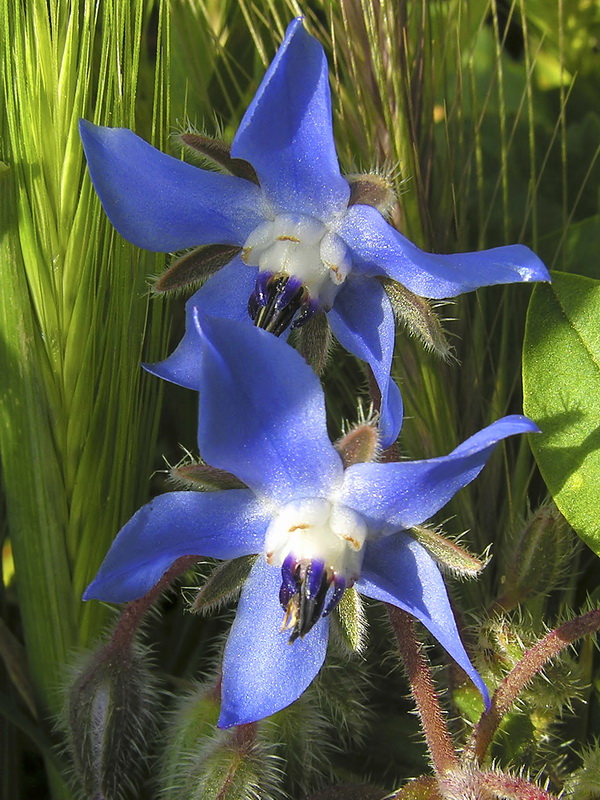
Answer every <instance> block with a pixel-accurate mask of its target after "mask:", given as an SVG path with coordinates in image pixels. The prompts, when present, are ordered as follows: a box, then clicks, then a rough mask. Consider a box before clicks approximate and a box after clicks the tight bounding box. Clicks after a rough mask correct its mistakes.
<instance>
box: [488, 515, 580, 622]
mask: <svg viewBox="0 0 600 800" xmlns="http://www.w3.org/2000/svg"><path fill="white" fill-rule="evenodd" d="M572 550H573V536H572V535H571V533H570V527H569V524H568V522H567V521H566V520H565V518H564V517H563V516H562V514H561V513H560V511H559V510H558V509H557V508H556V506H555V505H554V503H547V504H544V505H542V506H540V507H539V508H538V509H537V510H536V511H535V512H533V513H532V514H531V516H530V518H529V520H528V521H527V524H526V525H525V526H524V527H523V529H522V530H521V531H520V533H519V535H518V537H517V540H516V542H515V544H514V545H513V550H512V556H511V558H510V561H509V563H508V565H507V566H506V568H505V570H504V571H503V572H504V574H503V575H502V576H501V578H500V582H501V584H502V594H501V596H500V598H499V599H498V600H497V601H496V605H497V606H500V607H501V608H503V609H505V610H507V611H508V610H510V609H512V608H514V607H515V606H517V605H518V604H519V603H521V602H523V601H524V600H527V599H528V598H530V597H535V596H536V595H539V594H547V593H548V592H549V591H551V590H552V589H554V588H555V587H556V586H557V584H558V583H559V581H560V579H561V577H562V575H563V574H564V571H565V567H567V566H568V563H569V561H570V559H569V556H570V555H571V552H572Z"/></svg>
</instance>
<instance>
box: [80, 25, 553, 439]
mask: <svg viewBox="0 0 600 800" xmlns="http://www.w3.org/2000/svg"><path fill="white" fill-rule="evenodd" d="M327 72H328V71H327V60H326V58H325V53H324V51H323V48H322V47H321V45H320V44H319V42H318V41H317V40H316V39H314V38H313V37H312V36H310V35H309V34H308V33H307V32H306V31H305V29H304V27H303V23H302V19H301V18H298V19H296V20H294V21H293V22H292V23H291V24H290V26H289V27H288V30H287V33H286V36H285V39H284V41H283V43H282V45H281V47H280V48H279V50H278V52H277V55H276V56H275V58H274V60H273V62H272V64H271V65H270V67H269V69H268V70H267V73H266V75H265V77H264V78H263V80H262V82H261V84H260V86H259V88H258V91H257V93H256V96H255V97H254V99H253V101H252V102H251V104H250V106H249V108H248V110H247V111H246V113H245V115H244V117H243V119H242V121H241V123H240V126H239V129H238V131H237V134H236V136H235V138H234V140H233V143H232V145H231V148H229V147H228V146H227V145H225V144H224V143H222V142H215V141H213V140H210V139H207V138H206V137H201V136H198V135H195V134H182V135H181V137H180V139H181V142H182V143H183V144H184V145H186V146H187V147H188V148H192V149H195V150H196V151H198V152H199V153H201V154H202V155H203V156H205V157H206V158H207V159H209V160H210V161H212V162H213V163H214V164H215V165H216V166H218V167H220V168H221V169H222V170H223V171H225V172H227V173H228V174H216V173H215V172H209V171H206V170H203V169H200V168H198V167H194V166H191V165H189V164H186V163H184V162H181V161H178V160H177V159H174V158H172V157H170V156H167V155H165V154H164V153H161V152H160V151H158V150H156V149H154V148H153V147H151V146H150V145H148V144H147V143H146V142H144V141H143V140H142V139H140V138H139V137H138V136H136V135H135V134H134V133H132V132H131V131H129V130H127V129H124V128H114V129H113V128H102V127H96V126H94V125H92V124H91V123H89V122H85V121H83V122H82V123H81V126H80V129H81V136H82V140H83V144H84V148H85V153H86V157H87V160H88V166H89V169H90V175H91V177H92V181H93V183H94V186H95V188H96V191H97V192H98V195H99V197H100V199H101V201H102V204H103V206H104V209H105V211H106V213H107V214H108V216H109V217H110V220H111V222H112V223H113V225H114V226H115V228H116V229H117V230H118V231H119V233H121V235H122V236H124V237H125V238H126V239H128V240H129V241H131V242H133V243H134V244H137V245H138V246H139V247H143V248H146V249H148V250H159V251H167V252H168V251H173V250H181V249H183V248H189V247H196V248H197V249H195V250H193V251H192V252H191V253H189V254H186V255H185V256H183V257H182V258H181V259H180V260H178V261H177V262H176V263H175V264H174V265H173V266H172V267H171V269H170V271H169V272H168V273H167V274H166V275H165V276H163V277H162V278H161V279H160V281H159V282H158V284H157V288H158V289H159V290H165V289H168V288H173V287H177V288H181V287H182V286H185V285H188V284H193V283H196V282H197V281H198V280H202V279H205V278H207V277H208V276H210V275H211V274H212V273H214V272H216V271H217V270H219V271H218V272H217V274H216V275H214V276H213V277H210V279H209V280H208V281H206V283H205V285H204V286H203V287H202V288H201V289H200V290H199V291H198V292H196V294H195V295H194V296H193V297H192V298H191V299H190V301H189V303H188V332H189V333H188V337H186V338H185V339H184V340H183V342H182V343H181V344H180V346H179V350H178V353H177V355H178V357H177V359H174V360H172V361H171V362H169V370H164V369H160V368H157V373H158V374H160V375H162V376H163V377H166V378H168V379H169V380H174V381H175V382H177V383H181V384H183V385H188V386H194V385H195V375H196V373H197V365H196V359H195V354H196V353H197V349H196V348H195V338H194V337H195V334H194V330H193V328H194V323H193V320H192V319H191V316H192V315H193V310H194V309H195V308H199V309H200V310H201V311H202V313H204V314H208V315H214V316H225V317H228V318H232V319H242V318H251V319H252V320H253V321H254V323H255V325H258V326H260V327H263V328H266V329H267V330H270V331H272V332H273V333H275V334H276V335H280V334H282V333H283V332H284V331H286V329H287V328H288V326H290V325H292V326H293V327H299V328H303V329H304V330H303V333H301V337H302V339H303V340H304V341H301V344H300V348H301V350H302V351H303V352H304V353H305V354H306V355H307V356H308V357H309V360H310V361H311V362H313V363H315V364H316V365H317V366H320V365H322V364H323V363H324V353H325V351H326V350H327V341H328V331H329V325H331V329H332V331H333V333H334V335H335V336H336V338H337V339H338V340H339V341H340V342H341V343H342V345H343V346H344V347H345V348H346V349H347V350H349V351H350V352H351V353H353V354H354V355H356V356H358V357H359V358H361V359H363V360H364V361H366V362H367V363H368V364H369V366H370V368H371V370H372V371H373V375H374V377H375V380H376V382H377V385H378V388H379V393H380V397H378V398H377V405H378V406H380V412H381V418H380V427H381V432H382V443H383V446H384V447H387V446H389V445H390V444H392V442H394V440H395V439H396V437H397V436H398V433H399V431H400V426H401V423H402V401H401V397H400V393H399V391H398V388H397V386H396V384H395V383H394V382H393V381H392V380H390V369H391V362H392V355H393V348H394V313H393V312H394V310H395V311H396V313H397V315H398V316H400V318H401V319H403V320H404V321H405V322H407V323H408V324H409V325H410V326H411V329H412V330H414V331H421V332H422V333H423V335H424V336H425V339H426V342H427V343H428V344H430V345H431V346H432V347H434V348H436V349H438V350H440V351H441V352H442V354H447V350H446V349H445V348H446V347H447V346H446V345H445V343H444V337H443V334H442V332H441V329H439V327H438V326H437V325H436V321H435V319H434V315H433V314H429V320H430V321H429V322H421V323H419V318H422V317H423V316H425V315H426V314H427V305H425V306H424V305H423V301H422V299H421V298H433V299H439V298H448V297H455V296H456V295H459V294H461V293H463V292H469V291H472V290H473V289H476V288H478V287H481V286H490V285H492V284H502V283H512V282H517V281H539V280H542V281H546V280H549V275H548V271H547V270H546V268H545V266H544V265H543V264H542V262H541V261H540V259H539V258H538V257H537V256H536V255H535V254H534V253H533V252H532V251H531V250H530V249H529V248H527V247H525V246H523V245H509V246H506V247H497V248H493V249H492V250H485V251H480V252H476V253H459V254H450V255H438V254H431V253H425V252H423V251H422V250H420V249H419V248H418V247H416V245H414V244H412V242H410V241H409V240H408V239H406V237H404V236H403V235H402V234H401V233H399V232H398V231H397V230H396V229H395V228H393V227H392V226H391V225H390V224H388V222H387V221H386V220H385V218H384V216H383V213H382V212H385V211H386V210H389V208H390V206H391V205H393V202H394V196H393V193H392V191H391V189H390V188H389V187H388V186H387V184H386V183H385V181H383V180H382V179H381V178H378V177H377V176H368V175H367V176H360V175H359V176H355V177H354V178H349V179H346V178H345V177H344V176H343V175H342V174H341V173H340V168H339V165H338V160H337V155H336V151H335V144H334V139H333V129H332V119H331V98H330V91H329V82H328V76H327ZM198 246H199V247H198ZM415 295H417V296H416V297H415ZM325 315H326V316H325ZM186 379H187V380H186Z"/></svg>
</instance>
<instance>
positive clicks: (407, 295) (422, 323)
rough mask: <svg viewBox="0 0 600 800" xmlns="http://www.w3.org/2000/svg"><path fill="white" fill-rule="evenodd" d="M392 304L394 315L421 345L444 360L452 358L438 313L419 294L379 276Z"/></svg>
mask: <svg viewBox="0 0 600 800" xmlns="http://www.w3.org/2000/svg"><path fill="white" fill-rule="evenodd" d="M379 281H380V282H381V284H382V286H383V288H384V289H385V291H386V294H387V296H388V297H389V300H390V303H391V304H392V310H393V312H394V316H395V318H396V320H397V322H399V323H400V324H401V325H403V326H404V328H405V329H406V331H407V333H408V334H409V335H410V336H416V337H417V338H418V339H420V341H421V343H422V344H423V345H424V346H425V348H426V349H427V350H428V351H430V352H432V353H435V354H436V355H437V356H439V357H440V358H443V359H444V361H448V360H449V359H450V358H451V357H452V348H451V347H450V345H449V343H448V340H447V339H446V335H445V333H444V331H443V329H442V325H441V322H440V320H439V317H438V315H437V314H436V312H435V311H434V310H433V306H432V304H431V303H430V301H429V300H427V299H426V298H425V297H419V296H418V295H416V294H413V292H411V291H409V290H408V289H407V288H406V286H403V285H402V284H401V283H398V282H397V281H394V280H392V279H391V278H382V277H380V278H379Z"/></svg>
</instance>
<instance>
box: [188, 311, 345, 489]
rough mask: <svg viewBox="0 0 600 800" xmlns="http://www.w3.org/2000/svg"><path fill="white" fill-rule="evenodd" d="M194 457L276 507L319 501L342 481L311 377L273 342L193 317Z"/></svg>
mask: <svg viewBox="0 0 600 800" xmlns="http://www.w3.org/2000/svg"><path fill="white" fill-rule="evenodd" d="M197 320H198V331H199V334H200V338H201V341H202V344H203V352H202V363H201V382H200V385H201V386H202V390H201V392H200V425H199V431H198V444H199V447H200V453H201V455H202V457H203V458H204V459H205V460H206V461H207V462H208V463H209V464H210V465H211V466H213V467H219V468H220V469H225V470H227V471H228V472H232V473H233V474H234V475H236V476H237V477H238V478H239V479H240V480H242V481H243V482H244V483H245V484H246V485H247V486H249V487H250V488H251V489H253V490H254V491H255V492H257V493H258V494H259V495H262V496H263V497H265V498H268V499H270V500H273V501H275V502H276V503H286V502H288V501H289V500H292V499H300V498H303V497H326V496H328V494H329V493H330V492H331V490H332V489H333V488H334V487H336V486H338V485H339V484H340V483H341V480H342V474H343V469H342V462H341V459H340V457H339V455H338V453H337V452H336V450H335V448H334V447H333V445H332V444H331V442H330V440H329V437H328V435H327V427H326V421H325V404H324V400H323V391H322V389H321V384H320V382H319V379H318V378H317V376H316V375H315V373H314V372H313V371H312V369H311V368H310V367H309V366H308V365H307V363H306V362H305V361H304V359H303V358H302V356H301V355H300V354H299V353H297V352H296V351H295V350H293V349H292V348H291V347H290V346H289V345H288V344H286V343H285V342H284V341H281V339H279V338H277V337H275V336H273V335H272V334H271V333H268V332H267V331H264V330H261V329H260V328H255V327H254V326H252V325H248V324H247V323H245V322H236V321H232V320H226V319H217V318H215V317H210V318H208V317H203V316H200V315H199V314H198V317H197Z"/></svg>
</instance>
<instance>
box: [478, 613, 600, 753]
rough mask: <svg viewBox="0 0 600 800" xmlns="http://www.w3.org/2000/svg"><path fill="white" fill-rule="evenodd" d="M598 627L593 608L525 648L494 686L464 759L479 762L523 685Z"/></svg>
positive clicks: (598, 622)
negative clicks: (562, 652)
mask: <svg viewBox="0 0 600 800" xmlns="http://www.w3.org/2000/svg"><path fill="white" fill-rule="evenodd" d="M599 629H600V609H595V610H594V611H589V612H588V613H587V614H583V615H582V616H581V617H576V618H575V619H573V620H570V621H569V622H565V624H564V625H561V626H560V627H559V628H556V630H553V631H550V633H549V634H547V635H546V636H544V638H543V639H541V640H540V641H539V642H538V643H537V644H536V645H535V646H534V647H532V648H531V650H528V651H527V653H525V655H524V656H523V658H522V659H521V660H520V661H519V663H518V664H517V665H516V667H515V668H514V669H513V670H512V671H511V672H509V674H508V675H507V676H506V678H505V679H504V680H503V681H502V683H501V684H500V686H499V687H498V688H497V689H496V691H495V693H494V696H493V697H492V704H491V706H490V708H489V710H488V711H485V712H484V713H483V714H482V716H481V719H480V720H479V722H478V723H477V725H476V726H475V729H474V731H473V734H472V736H471V739H470V741H469V742H468V744H467V747H466V748H465V753H464V756H463V758H464V760H465V761H475V762H476V763H478V764H481V763H482V762H483V760H484V758H485V756H486V753H487V751H488V749H489V747H490V745H491V743H492V739H493V737H494V734H495V733H496V731H497V729H498V726H499V725H500V722H501V721H502V718H503V717H504V715H505V714H506V713H507V712H508V711H509V710H510V708H511V706H512V705H513V703H514V702H515V700H516V699H517V697H518V696H519V693H520V692H521V691H522V689H523V688H524V687H525V686H526V685H527V684H528V683H529V681H531V680H532V678H534V677H535V676H536V675H537V674H538V673H539V672H541V670H542V669H543V667H544V665H545V664H546V663H547V662H548V661H550V659H552V658H554V657H555V656H557V655H558V654H559V653H560V652H561V650H564V649H565V648H566V647H568V646H569V645H570V644H573V642H576V641H577V639H581V637H582V636H587V635H588V634H590V633H595V632H596V631H598V630H599Z"/></svg>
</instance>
